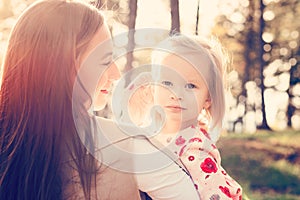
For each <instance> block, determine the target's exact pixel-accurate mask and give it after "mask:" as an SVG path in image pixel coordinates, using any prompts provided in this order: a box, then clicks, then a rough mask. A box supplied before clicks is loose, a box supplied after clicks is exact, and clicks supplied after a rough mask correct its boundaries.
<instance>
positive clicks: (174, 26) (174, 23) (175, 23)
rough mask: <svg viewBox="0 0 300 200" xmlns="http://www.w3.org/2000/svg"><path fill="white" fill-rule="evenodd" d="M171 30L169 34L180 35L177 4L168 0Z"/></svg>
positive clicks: (173, 0)
mask: <svg viewBox="0 0 300 200" xmlns="http://www.w3.org/2000/svg"><path fill="white" fill-rule="evenodd" d="M170 7H171V30H170V34H171V35H172V34H173V33H180V18H179V3H178V0H170Z"/></svg>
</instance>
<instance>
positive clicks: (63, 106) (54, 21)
mask: <svg viewBox="0 0 300 200" xmlns="http://www.w3.org/2000/svg"><path fill="white" fill-rule="evenodd" d="M110 37H111V36H110V34H109V31H108V28H107V25H106V24H105V22H104V19H103V16H102V15H101V13H100V12H99V11H98V10H97V9H96V8H93V7H91V6H89V5H87V4H84V3H79V2H73V1H67V0H55V1H53V0H44V1H41V2H37V3H34V4H33V5H32V6H30V7H29V8H28V9H27V10H26V11H25V12H24V13H23V14H22V15H21V16H20V18H19V19H18V21H17V23H16V25H15V26H14V28H13V30H12V32H11V35H10V38H9V42H8V48H7V51H6V54H5V60H4V63H3V66H2V72H3V74H2V81H1V91H0V134H1V135H0V199H139V194H138V189H137V188H136V185H135V182H134V179H133V178H132V177H131V176H130V175H128V174H126V173H122V172H118V171H116V170H113V169H111V168H107V167H103V166H102V165H100V164H99V162H98V161H97V160H96V159H95V158H94V157H93V156H91V155H90V154H89V152H88V151H87V148H86V147H85V146H84V145H83V144H82V143H81V139H80V134H78V133H79V132H80V133H84V134H86V135H85V137H92V131H91V130H89V128H88V127H89V126H87V125H89V124H91V120H90V117H89V114H88V112H87V109H86V108H87V106H89V104H90V103H91V102H92V98H91V95H90V94H89V93H88V91H85V88H84V86H83V87H82V91H81V92H83V93H84V92H85V94H86V95H84V98H81V97H82V96H81V95H82V94H83V93H80V95H78V96H76V94H75V98H74V94H73V87H74V84H75V83H80V77H79V79H78V77H77V78H76V76H77V73H78V71H79V69H80V66H81V65H82V63H83V62H86V60H88V59H87V58H88V57H89V55H90V54H91V53H92V52H94V51H95V48H96V47H98V48H96V49H97V50H99V48H101V47H99V44H102V43H103V42H104V41H109V40H110ZM101 52H102V55H101V56H102V57H101V56H99V60H98V61H99V63H100V64H99V68H98V69H99V72H98V73H99V74H100V75H102V76H101V77H102V78H101V80H100V84H99V87H100V88H101V87H102V88H103V89H107V88H109V85H110V84H111V81H112V80H115V79H117V78H119V73H118V71H117V68H116V66H115V65H112V64H110V63H111V52H112V45H111V42H106V46H105V49H102V51H101ZM109 64H110V65H109ZM104 69H107V70H105V71H104ZM102 72H103V73H102ZM102 92H103V90H102ZM105 93H106V92H103V93H102V94H103V104H105V103H106V98H105ZM74 99H75V101H74ZM72 108H73V109H72ZM74 108H75V109H74ZM79 114H80V115H79ZM73 115H75V117H77V118H80V120H77V121H76V120H75V122H76V123H75V122H74V118H73V117H74V116H73ZM77 122H80V123H84V124H85V126H84V129H78V123H77ZM80 127H81V126H80ZM90 145H91V146H93V144H90ZM115 177H118V181H116V180H115ZM125 183H126V188H124V187H123V186H124V184H125Z"/></svg>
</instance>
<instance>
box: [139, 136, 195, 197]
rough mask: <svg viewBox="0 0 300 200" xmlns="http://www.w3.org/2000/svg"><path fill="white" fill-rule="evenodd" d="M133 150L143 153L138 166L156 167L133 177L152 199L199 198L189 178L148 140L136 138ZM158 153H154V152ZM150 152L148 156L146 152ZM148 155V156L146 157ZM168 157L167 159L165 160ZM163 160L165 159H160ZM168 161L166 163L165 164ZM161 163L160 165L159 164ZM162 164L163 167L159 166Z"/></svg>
mask: <svg viewBox="0 0 300 200" xmlns="http://www.w3.org/2000/svg"><path fill="white" fill-rule="evenodd" d="M135 150H136V151H138V152H140V153H143V154H144V158H145V157H146V158H145V159H143V160H140V162H139V163H136V164H137V165H139V164H141V163H142V165H139V167H138V168H140V169H142V168H141V166H142V167H143V168H145V165H147V167H149V166H150V167H153V168H152V169H154V167H156V170H152V171H151V170H150V167H149V168H148V170H149V171H148V172H143V173H136V174H135V178H136V181H137V184H138V187H139V189H140V190H141V191H143V192H146V193H147V194H148V195H149V196H150V197H151V198H152V199H153V200H199V199H200V197H199V194H198V192H197V190H196V188H195V186H194V183H193V181H192V180H191V178H190V177H189V176H188V175H187V174H186V173H185V172H184V171H183V170H182V169H181V168H180V167H179V166H178V165H177V164H176V163H175V162H174V161H173V160H171V158H169V157H168V156H166V155H165V154H164V153H162V152H160V151H159V150H157V149H155V147H153V146H152V145H151V144H150V143H149V142H148V141H142V140H136V141H135ZM155 151H156V153H158V154H159V155H154V154H156V153H154V152H155ZM147 152H148V153H150V152H152V153H153V154H152V155H151V156H149V155H150V154H148V155H147V156H146V154H147ZM147 157H148V158H147ZM167 159H168V161H167ZM162 160H165V161H162ZM166 163H168V164H167V165H165V164H166ZM160 164H161V165H160ZM159 165H160V166H162V165H164V166H163V167H160V168H158V167H159Z"/></svg>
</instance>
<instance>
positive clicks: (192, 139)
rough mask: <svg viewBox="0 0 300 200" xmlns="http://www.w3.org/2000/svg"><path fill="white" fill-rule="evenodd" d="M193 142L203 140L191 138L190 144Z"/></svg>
mask: <svg viewBox="0 0 300 200" xmlns="http://www.w3.org/2000/svg"><path fill="white" fill-rule="evenodd" d="M191 142H202V140H201V139H200V138H191V139H190V140H189V143H191Z"/></svg>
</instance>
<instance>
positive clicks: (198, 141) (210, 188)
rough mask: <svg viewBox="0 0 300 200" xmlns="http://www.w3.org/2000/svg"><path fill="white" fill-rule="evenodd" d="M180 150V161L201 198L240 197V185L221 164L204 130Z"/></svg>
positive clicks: (223, 199) (236, 199)
mask: <svg viewBox="0 0 300 200" xmlns="http://www.w3.org/2000/svg"><path fill="white" fill-rule="evenodd" d="M189 143H190V144H187V148H185V149H184V150H183V151H182V155H181V156H180V159H181V161H182V162H183V164H184V165H185V167H186V168H187V170H188V171H189V173H190V174H191V176H192V178H193V180H194V183H195V185H196V187H197V189H198V191H199V194H200V196H201V199H222V200H227V199H228V200H229V199H230V200H232V199H233V200H240V199H242V189H241V186H240V185H239V184H238V183H237V182H236V181H235V180H233V179H232V178H231V177H230V176H229V175H228V174H227V173H226V171H225V170H224V169H223V168H222V166H221V159H220V154H219V151H218V150H217V148H216V146H215V145H214V143H213V142H212V141H211V140H210V139H209V136H208V134H207V133H206V131H205V130H202V131H199V132H196V134H195V137H194V138H193V139H192V140H190V142H189Z"/></svg>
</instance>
